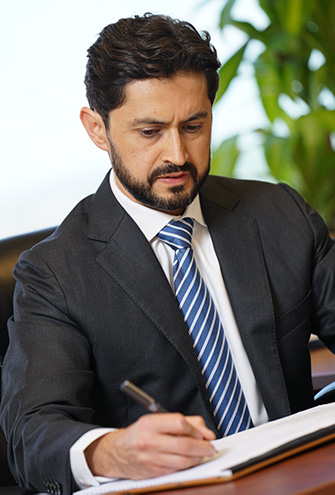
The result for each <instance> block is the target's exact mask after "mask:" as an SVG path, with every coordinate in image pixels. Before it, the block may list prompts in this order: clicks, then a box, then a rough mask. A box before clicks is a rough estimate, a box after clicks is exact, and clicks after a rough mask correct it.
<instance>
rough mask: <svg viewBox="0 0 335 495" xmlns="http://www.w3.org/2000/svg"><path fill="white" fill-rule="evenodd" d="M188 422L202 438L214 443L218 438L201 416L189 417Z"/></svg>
mask: <svg viewBox="0 0 335 495" xmlns="http://www.w3.org/2000/svg"><path fill="white" fill-rule="evenodd" d="M187 421H188V422H189V423H190V424H191V425H192V426H193V428H194V429H195V430H197V431H198V432H199V435H200V437H201V438H203V439H205V440H208V441H212V440H215V438H216V436H215V433H214V431H212V430H210V429H209V428H207V426H206V423H205V421H204V419H203V418H202V417H201V416H187Z"/></svg>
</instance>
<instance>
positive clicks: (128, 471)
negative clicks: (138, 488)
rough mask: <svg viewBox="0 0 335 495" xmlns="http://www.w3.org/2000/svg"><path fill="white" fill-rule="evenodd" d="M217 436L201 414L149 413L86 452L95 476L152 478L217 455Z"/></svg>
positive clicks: (111, 434)
mask: <svg viewBox="0 0 335 495" xmlns="http://www.w3.org/2000/svg"><path fill="white" fill-rule="evenodd" d="M213 438H214V434H213V432H211V431H210V430H208V428H207V427H206V425H205V423H204V421H203V420H202V418H200V417H197V416H191V417H185V416H183V415H182V414H178V413H167V414H165V413H164V414H149V415H145V416H142V417H141V418H139V419H138V420H137V421H136V422H135V423H133V424H132V425H130V426H129V427H127V428H124V429H120V430H116V431H113V432H111V433H108V434H106V435H105V436H103V437H101V438H100V439H98V440H97V441H95V442H94V443H93V446H89V447H88V448H87V449H86V451H85V455H86V459H87V462H88V465H89V467H90V469H91V471H92V473H93V474H95V475H101V476H109V477H118V478H132V479H142V478H150V477H155V476H161V475H164V474H167V473H171V472H174V471H177V470H181V469H187V468H189V467H191V466H195V465H196V464H198V463H199V462H201V461H202V460H203V458H204V457H209V456H212V455H214V454H215V449H214V447H213V446H212V445H211V443H210V440H213Z"/></svg>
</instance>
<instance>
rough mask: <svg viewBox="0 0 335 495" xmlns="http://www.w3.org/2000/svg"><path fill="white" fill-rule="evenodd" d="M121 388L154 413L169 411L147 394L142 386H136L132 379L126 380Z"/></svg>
mask: <svg viewBox="0 0 335 495" xmlns="http://www.w3.org/2000/svg"><path fill="white" fill-rule="evenodd" d="M120 390H121V391H122V392H123V393H125V394H126V395H128V396H129V397H130V398H131V399H133V400H135V401H136V402H137V403H138V404H140V405H141V406H143V407H144V408H145V409H147V411H150V412H153V413H166V412H168V411H167V410H166V409H164V407H162V406H161V405H160V404H158V402H157V401H156V400H155V399H154V398H153V397H150V395H149V394H146V393H145V392H143V390H141V389H140V388H138V387H136V385H134V384H133V383H132V382H131V381H129V380H125V381H124V382H122V383H121V385H120Z"/></svg>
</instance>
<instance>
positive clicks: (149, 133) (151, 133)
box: [140, 129, 160, 138]
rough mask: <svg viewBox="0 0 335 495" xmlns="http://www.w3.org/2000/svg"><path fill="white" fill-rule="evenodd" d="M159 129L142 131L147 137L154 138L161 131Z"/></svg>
mask: <svg viewBox="0 0 335 495" xmlns="http://www.w3.org/2000/svg"><path fill="white" fill-rule="evenodd" d="M159 131H160V130H159V129H141V130H140V133H141V134H142V136H144V137H146V138H153V137H155V136H157V134H158V133H159Z"/></svg>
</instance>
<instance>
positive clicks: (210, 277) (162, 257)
mask: <svg viewBox="0 0 335 495" xmlns="http://www.w3.org/2000/svg"><path fill="white" fill-rule="evenodd" d="M110 185H111V188H112V191H113V193H114V195H115V197H116V199H117V200H118V202H119V203H120V204H121V206H123V208H124V209H125V210H126V211H127V213H128V214H129V215H130V216H131V217H132V218H133V220H134V221H135V222H136V223H137V225H138V227H139V228H140V229H141V230H142V232H143V234H144V235H145V237H146V238H147V240H148V241H149V243H150V245H151V247H152V249H153V251H154V253H155V254H156V256H157V258H158V260H159V262H160V264H161V266H162V269H163V270H164V273H165V275H166V277H167V279H168V280H169V283H170V285H171V287H172V289H173V274H172V264H173V257H174V250H173V249H172V248H171V247H169V246H168V245H167V244H166V243H165V242H164V241H162V240H161V239H159V237H157V234H158V233H159V231H160V230H161V229H162V228H163V227H165V225H166V224H167V223H168V222H169V221H170V220H172V219H173V220H178V219H180V218H183V217H191V218H193V219H194V220H195V222H194V230H193V239H192V245H193V251H194V257H195V260H196V262H197V266H198V268H199V271H200V273H201V275H202V277H203V279H204V281H205V283H206V285H207V287H208V289H209V291H210V293H211V296H212V298H213V301H214V303H215V305H216V308H217V311H218V313H219V316H220V319H221V322H222V324H223V327H224V330H225V334H226V337H227V340H228V342H229V346H230V351H231V353H232V357H233V360H234V363H235V368H236V372H237V374H238V377H239V379H240V382H241V386H242V389H243V392H244V395H245V398H246V401H247V404H248V407H249V411H250V415H251V418H252V421H253V424H254V425H255V426H256V425H259V424H262V423H265V422H266V421H268V416H267V413H266V410H265V407H264V404H263V401H262V399H261V396H260V393H259V390H258V387H257V384H256V380H255V377H254V374H253V371H252V369H251V366H250V362H249V359H248V357H247V354H246V352H245V349H244V347H243V344H242V340H241V337H240V334H239V331H238V328H237V324H236V321H235V317H234V314H233V311H232V308H231V305H230V301H229V296H228V294H227V291H226V287H225V284H224V280H223V277H222V273H221V270H220V266H219V262H218V259H217V256H216V253H215V250H214V246H213V243H212V239H211V236H210V234H209V231H208V228H207V226H206V223H205V221H204V218H203V215H202V211H201V206H200V200H199V196H197V197H196V198H195V200H194V201H193V202H192V203H191V204H190V205H189V206H188V207H187V208H186V210H185V212H184V213H183V215H181V216H177V217H176V216H174V215H170V214H168V213H163V212H161V211H157V210H154V209H152V208H148V207H146V206H143V205H141V204H139V203H136V202H134V201H132V200H131V199H130V198H128V197H127V196H126V195H125V194H124V193H123V192H121V190H120V189H119V187H118V186H117V184H116V182H115V176H114V173H113V171H112V172H111V174H110ZM107 431H112V429H107V430H106V429H102V428H101V429H100V428H98V429H94V430H91V431H89V432H88V433H86V434H85V435H83V436H82V437H81V438H80V439H79V440H78V441H77V442H76V443H75V444H74V445H73V446H72V448H71V450H70V462H71V469H72V472H73V475H74V477H75V480H76V482H77V483H78V485H79V487H81V488H84V487H86V486H90V485H96V484H98V481H97V480H96V478H95V477H94V476H93V475H92V473H91V472H90V470H89V469H88V466H87V463H86V460H85V455H84V453H83V451H84V449H85V448H86V447H87V446H88V445H89V444H90V443H91V442H93V441H94V440H95V439H96V438H98V437H99V436H102V435H104V434H105V433H106V432H107Z"/></svg>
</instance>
